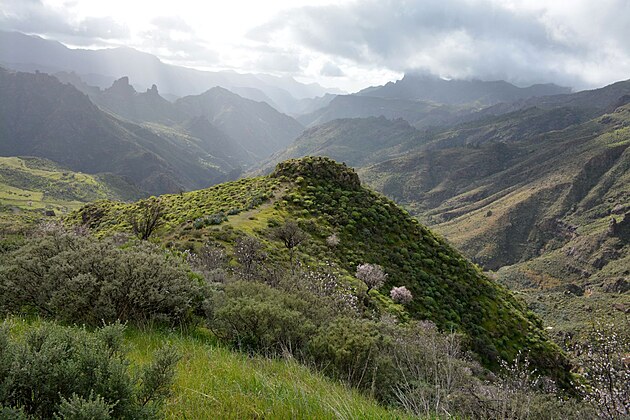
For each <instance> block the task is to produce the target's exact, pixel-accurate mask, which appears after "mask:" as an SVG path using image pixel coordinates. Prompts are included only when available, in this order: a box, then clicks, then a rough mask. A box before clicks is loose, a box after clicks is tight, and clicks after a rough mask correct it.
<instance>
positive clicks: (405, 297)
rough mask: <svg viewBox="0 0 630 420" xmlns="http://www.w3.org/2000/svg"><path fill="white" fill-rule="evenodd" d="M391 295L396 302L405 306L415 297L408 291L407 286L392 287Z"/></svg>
mask: <svg viewBox="0 0 630 420" xmlns="http://www.w3.org/2000/svg"><path fill="white" fill-rule="evenodd" d="M389 295H390V296H391V298H392V300H393V301H394V302H396V303H402V304H403V305H404V304H407V303H409V302H411V301H412V300H413V295H412V294H411V292H410V291H409V289H407V288H406V287H405V286H400V287H392V290H390V292H389Z"/></svg>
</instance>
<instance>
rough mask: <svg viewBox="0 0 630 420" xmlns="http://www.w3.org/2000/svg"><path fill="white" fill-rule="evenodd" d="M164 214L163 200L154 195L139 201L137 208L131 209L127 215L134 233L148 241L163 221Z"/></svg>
mask: <svg viewBox="0 0 630 420" xmlns="http://www.w3.org/2000/svg"><path fill="white" fill-rule="evenodd" d="M163 214H164V206H163V204H162V201H161V200H160V199H157V198H154V197H152V198H150V199H148V200H144V201H141V202H140V203H138V205H137V206H136V209H134V210H131V211H130V212H129V213H128V215H127V217H128V221H129V224H130V225H131V230H132V231H133V233H134V235H136V236H137V237H138V238H140V239H142V240H143V241H146V240H147V239H149V237H150V236H151V234H152V233H153V232H155V230H156V229H157V228H158V227H160V225H161V224H162V223H163V220H162V215H163Z"/></svg>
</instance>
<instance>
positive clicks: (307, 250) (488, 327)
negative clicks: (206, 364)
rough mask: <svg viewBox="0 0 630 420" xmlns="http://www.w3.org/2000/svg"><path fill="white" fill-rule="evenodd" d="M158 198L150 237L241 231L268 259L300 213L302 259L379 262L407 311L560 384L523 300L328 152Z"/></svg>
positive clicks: (107, 220)
mask: <svg viewBox="0 0 630 420" xmlns="http://www.w3.org/2000/svg"><path fill="white" fill-rule="evenodd" d="M159 203H160V206H162V209H163V212H164V222H165V223H164V226H163V227H162V228H161V229H160V230H159V231H158V232H157V233H156V235H157V236H156V237H157V238H158V239H159V240H160V241H164V242H166V243H169V245H170V246H175V247H181V248H183V249H185V248H196V247H199V246H201V245H202V244H203V243H205V242H207V241H211V242H217V243H219V244H222V246H225V247H226V248H227V249H230V250H231V249H233V247H234V244H235V242H234V241H235V240H236V239H237V238H239V237H240V236H242V235H243V234H245V233H246V234H249V235H255V236H257V237H258V238H260V240H262V241H263V243H264V244H265V251H266V252H267V259H268V260H269V261H275V262H276V263H284V264H286V262H287V255H286V253H285V252H283V250H282V245H280V243H279V242H278V240H277V239H273V236H272V235H271V234H270V233H271V229H272V228H273V226H277V225H278V224H281V223H282V222H283V221H284V220H291V219H293V220H298V222H299V224H300V226H301V227H302V228H303V229H304V230H305V231H306V232H307V234H308V241H307V242H306V243H305V245H304V246H301V248H300V249H299V250H298V252H299V255H298V257H297V258H298V259H299V260H300V263H301V264H303V265H310V266H314V267H318V266H321V265H322V264H323V263H324V262H327V265H328V266H329V267H334V269H335V270H336V271H338V272H339V274H340V276H341V277H343V278H352V273H354V270H355V269H356V266H357V264H361V263H364V262H370V263H377V264H380V265H382V266H383V267H384V269H385V271H386V272H387V273H388V274H389V277H388V279H387V282H386V284H385V285H384V286H383V288H382V289H381V291H383V292H385V291H386V290H389V288H391V287H392V286H400V285H405V286H406V287H407V288H408V289H410V290H411V291H412V293H413V295H414V300H413V301H412V302H411V303H410V304H409V305H408V310H409V313H410V314H411V315H412V316H413V317H414V318H419V319H430V320H433V321H434V322H435V323H437V325H439V326H440V328H443V329H445V330H449V329H454V330H456V331H460V332H462V333H463V334H465V336H466V337H467V343H468V345H469V346H470V347H471V348H472V349H473V350H474V351H475V352H476V353H477V354H478V355H479V357H480V359H481V360H482V361H483V362H484V363H486V364H487V365H488V366H492V367H496V366H497V363H498V358H499V357H503V358H506V359H512V358H513V357H515V356H516V354H517V352H518V351H519V350H520V349H523V348H527V349H529V350H530V351H531V353H530V357H531V358H532V360H534V363H535V365H536V366H537V367H538V368H540V369H541V370H542V371H544V372H546V373H549V374H551V375H552V376H554V377H555V378H556V379H558V380H559V381H561V382H562V383H565V384H566V380H567V376H566V375H567V370H566V369H567V364H566V361H565V360H564V358H563V357H562V356H561V355H560V353H559V352H558V350H557V348H556V347H555V346H554V345H552V344H551V343H550V342H549V341H548V339H547V338H546V336H545V334H544V332H543V331H542V328H541V325H540V321H539V320H537V319H536V318H535V317H533V316H532V315H531V314H529V313H528V312H527V311H526V309H525V307H524V306H523V304H522V303H520V302H519V301H518V300H516V299H515V298H514V297H513V296H512V295H511V294H510V293H509V292H507V291H506V290H505V289H504V288H502V287H500V286H498V285H497V284H495V283H494V282H493V281H491V280H490V279H488V278H487V277H485V276H484V275H483V274H482V273H481V272H480V270H479V269H478V268H477V267H475V266H474V265H473V264H471V263H469V262H468V261H466V260H465V259H464V258H463V257H462V256H461V255H460V254H459V253H458V252H457V251H455V250H454V249H453V248H451V247H450V246H449V245H448V244H447V243H446V242H445V241H443V240H442V239H440V238H439V237H437V236H435V235H434V234H433V233H431V232H430V231H429V230H428V229H426V228H425V227H423V226H421V225H420V224H418V223H417V221H415V220H414V219H413V218H411V217H410V216H409V215H408V214H407V213H406V212H405V211H403V210H402V209H400V208H399V207H397V206H396V205H395V204H394V203H393V202H391V201H389V200H388V199H386V198H384V197H383V196H381V195H379V194H376V193H374V192H372V191H370V190H367V189H365V188H363V187H362V186H361V184H360V182H359V178H358V176H357V175H356V173H355V172H354V171H352V170H351V169H349V168H347V167H346V166H345V165H339V164H336V163H334V162H333V161H331V160H329V159H326V158H304V159H301V160H292V161H287V162H284V163H281V164H279V165H278V167H277V169H276V170H275V171H274V173H273V174H272V175H270V176H268V177H262V178H252V179H243V180H240V181H235V182H232V183H227V184H222V185H219V186H215V187H212V188H209V189H206V190H201V191H196V192H191V193H184V194H182V195H166V196H162V197H161V198H160V201H159ZM136 208H137V207H136V205H135V204H129V205H125V204H120V203H114V202H109V201H101V202H96V203H94V204H91V205H88V206H86V207H84V208H83V209H81V210H80V211H78V212H76V213H74V214H73V215H72V216H71V218H70V219H69V221H72V222H74V223H81V224H84V225H86V226H88V227H90V228H91V229H93V230H95V231H96V232H98V233H99V234H101V235H104V234H112V233H115V232H117V231H121V230H122V231H125V230H129V225H128V224H127V223H128V222H127V217H125V215H126V214H128V212H130V211H134V209H136ZM217 223H218V226H217ZM331 234H336V235H337V237H338V238H339V243H338V244H336V245H335V246H332V247H331V246H327V245H326V243H327V242H326V238H327V237H329V236H330V235H331Z"/></svg>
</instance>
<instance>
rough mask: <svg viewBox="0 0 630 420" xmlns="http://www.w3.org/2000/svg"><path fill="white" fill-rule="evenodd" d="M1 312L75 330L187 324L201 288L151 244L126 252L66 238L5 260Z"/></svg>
mask: <svg viewBox="0 0 630 420" xmlns="http://www.w3.org/2000/svg"><path fill="white" fill-rule="evenodd" d="M2 258H3V259H2V266H1V267H0V310H2V311H4V312H10V313H18V312H27V313H36V314H38V315H41V316H44V317H47V318H55V319H59V320H63V321H66V322H72V323H85V324H89V325H99V324H101V323H102V322H103V321H105V322H113V321H116V320H121V321H131V322H134V323H146V322H148V321H157V322H167V323H169V324H176V323H181V322H185V321H187V320H188V319H189V318H190V316H191V314H192V312H193V309H194V307H195V306H196V305H197V303H198V301H200V300H201V295H200V293H201V292H200V290H201V288H200V285H199V284H198V283H196V282H195V281H194V280H191V278H190V277H189V272H188V269H187V268H186V267H185V266H184V265H183V264H182V263H181V261H180V259H178V258H175V257H174V256H172V255H169V254H167V253H165V252H163V251H161V250H160V249H158V248H157V247H155V246H153V245H151V244H149V243H140V244H136V245H132V246H127V247H125V248H121V247H117V246H115V245H114V244H113V243H112V242H111V241H108V240H97V239H95V238H92V237H88V236H80V235H76V234H73V233H68V232H65V231H62V230H53V231H51V232H47V233H45V234H43V235H41V236H39V237H35V238H32V239H31V240H30V241H29V242H28V243H27V244H26V245H25V246H23V247H21V248H19V249H18V250H15V251H13V252H10V253H7V254H6V255H4V256H3V257H2Z"/></svg>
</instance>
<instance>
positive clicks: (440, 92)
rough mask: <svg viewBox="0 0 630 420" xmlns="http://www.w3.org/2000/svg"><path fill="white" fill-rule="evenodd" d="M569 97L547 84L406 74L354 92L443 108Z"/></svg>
mask: <svg viewBox="0 0 630 420" xmlns="http://www.w3.org/2000/svg"><path fill="white" fill-rule="evenodd" d="M566 93H571V89H570V88H566V87H561V86H558V85H554V84H552V83H549V84H539V85H533V86H529V87H525V88H520V87H517V86H514V85H513V84H511V83H508V82H506V81H504V80H497V81H491V82H488V81H482V80H445V79H441V78H439V77H437V76H434V75H425V74H413V73H411V74H406V75H405V76H404V77H403V78H402V79H401V80H398V81H396V82H389V83H387V84H385V85H383V86H376V87H370V88H367V89H363V90H362V91H360V92H358V93H357V95H359V96H372V97H377V98H389V99H408V100H414V101H428V102H436V103H440V104H447V105H465V104H478V105H481V106H489V105H494V104H497V103H500V102H514V101H517V100H521V99H527V98H531V97H540V96H548V95H557V94H566Z"/></svg>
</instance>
